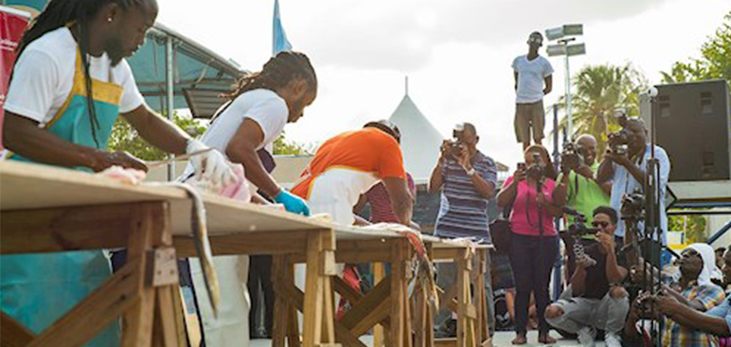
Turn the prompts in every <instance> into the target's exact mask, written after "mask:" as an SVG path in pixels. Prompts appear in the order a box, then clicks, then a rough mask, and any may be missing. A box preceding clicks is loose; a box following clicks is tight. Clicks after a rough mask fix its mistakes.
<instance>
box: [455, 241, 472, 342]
mask: <svg viewBox="0 0 731 347" xmlns="http://www.w3.org/2000/svg"><path fill="white" fill-rule="evenodd" d="M471 271H472V257H471V256H470V254H469V250H468V249H466V248H465V249H460V251H459V258H458V259H457V285H458V289H457V346H458V347H469V346H475V345H476V341H475V337H476V336H475V320H474V318H475V314H476V312H475V308H474V306H473V305H472V302H471V301H472V300H471V299H472V298H471V297H472V295H470V294H471V291H470V272H471Z"/></svg>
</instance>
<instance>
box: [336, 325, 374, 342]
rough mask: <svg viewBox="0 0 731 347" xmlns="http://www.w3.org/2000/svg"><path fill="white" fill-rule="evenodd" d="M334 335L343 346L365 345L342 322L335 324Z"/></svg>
mask: <svg viewBox="0 0 731 347" xmlns="http://www.w3.org/2000/svg"><path fill="white" fill-rule="evenodd" d="M335 337H336V338H337V341H338V342H339V343H341V344H342V345H343V346H345V347H367V346H366V344H364V343H363V342H361V341H360V340H359V339H358V337H356V335H353V334H352V333H351V332H350V331H349V330H348V328H346V327H344V326H343V325H342V324H336V325H335Z"/></svg>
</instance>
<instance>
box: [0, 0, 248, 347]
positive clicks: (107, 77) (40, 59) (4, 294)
mask: <svg viewBox="0 0 731 347" xmlns="http://www.w3.org/2000/svg"><path fill="white" fill-rule="evenodd" d="M157 12H158V7H157V3H156V1H155V0H52V1H50V2H49V3H48V5H47V6H46V9H45V10H44V11H43V12H42V13H41V14H40V15H39V16H38V18H37V19H36V20H35V21H34V22H33V23H32V25H31V26H30V27H29V29H28V30H27V31H26V32H25V34H24V35H23V39H22V40H21V42H20V45H19V46H18V61H17V64H16V66H15V69H14V71H13V75H12V77H11V82H10V86H9V90H8V95H7V100H6V103H5V111H6V114H5V127H4V129H3V131H4V133H3V135H4V136H3V141H4V142H3V144H4V146H5V147H6V148H7V150H8V151H6V153H4V157H5V158H9V159H10V160H19V161H26V162H35V163H42V164H48V165H56V166H63V167H69V168H75V169H79V170H85V171H102V170H104V169H106V168H109V167H111V166H115V165H116V166H122V167H125V168H135V169H139V170H145V171H146V170H147V167H146V166H145V164H144V162H142V161H141V160H139V159H137V158H135V157H133V156H131V155H129V154H127V153H125V152H108V151H107V140H108V139H109V135H110V133H111V131H112V126H113V124H114V122H115V120H116V118H117V115H119V114H121V115H122V117H123V118H124V119H125V120H126V121H128V122H129V123H130V124H131V125H132V126H133V127H134V128H135V129H136V130H137V131H138V133H139V134H140V136H141V137H142V138H144V139H145V140H146V141H148V142H149V143H151V144H152V145H154V146H155V147H158V148H160V149H162V150H164V151H166V152H170V153H175V154H183V153H186V152H187V153H191V152H194V151H200V150H203V149H206V148H207V147H206V146H205V145H203V144H202V143H201V142H199V141H196V140H192V139H191V138H190V137H189V136H188V135H187V134H186V133H185V132H184V131H182V130H181V129H179V128H178V127H176V126H175V125H173V124H172V123H170V122H168V121H167V120H165V119H164V118H162V117H161V116H160V115H158V114H155V113H154V112H153V111H151V110H150V109H149V108H148V107H147V106H146V105H145V103H144V101H143V99H142V96H141V94H140V92H139V90H138V89H137V87H136V85H135V81H134V77H133V76H132V72H131V70H130V67H129V65H128V64H127V63H126V62H125V60H124V58H125V57H128V56H130V55H132V54H133V53H134V52H135V51H136V50H137V49H138V48H139V47H140V46H142V45H143V44H144V39H145V34H146V32H147V30H148V29H149V28H150V27H152V25H153V24H154V23H155V19H156V17H157ZM194 164H195V166H196V169H197V170H196V171H197V172H198V174H199V175H202V176H203V177H206V178H207V179H209V180H211V181H212V182H213V183H214V184H218V183H223V184H231V183H234V182H235V180H236V178H235V176H234V174H233V171H232V170H231V168H230V166H229V165H228V163H226V161H225V158H224V157H223V155H222V154H221V153H220V152H218V151H208V152H206V153H205V154H202V155H200V156H199V157H198V158H196V160H195V161H194ZM0 271H2V274H3V276H2V278H1V279H0V303H1V308H2V311H3V312H4V313H6V314H8V315H10V316H12V317H14V318H15V319H17V320H18V321H19V322H20V323H22V324H23V325H25V326H26V327H27V328H29V329H30V330H31V331H33V332H35V333H40V332H41V331H43V330H44V329H45V328H47V327H48V326H49V325H50V324H51V323H53V322H54V321H55V320H57V319H58V318H59V317H61V316H62V315H63V314H65V313H66V312H67V311H68V310H69V309H70V308H71V307H73V306H74V305H75V304H76V303H77V302H79V301H80V300H82V299H83V298H84V297H85V296H86V295H88V294H89V293H91V292H92V291H93V290H94V289H95V288H97V287H98V286H99V284H101V283H102V282H103V281H105V280H106V279H107V278H109V276H110V267H109V263H108V260H107V259H106V257H105V256H104V255H103V253H102V252H101V251H88V252H69V253H54V254H44V255H16V256H3V257H2V259H1V260H0ZM39 276H40V277H42V278H41V279H40V280H39V279H38V278H39ZM116 330H117V327H116V324H114V325H113V326H112V327H111V328H110V329H107V330H105V331H104V332H102V333H100V334H99V335H97V337H96V338H95V339H94V340H92V342H91V343H90V345H92V346H116V345H118V343H119V341H118V333H117V332H116Z"/></svg>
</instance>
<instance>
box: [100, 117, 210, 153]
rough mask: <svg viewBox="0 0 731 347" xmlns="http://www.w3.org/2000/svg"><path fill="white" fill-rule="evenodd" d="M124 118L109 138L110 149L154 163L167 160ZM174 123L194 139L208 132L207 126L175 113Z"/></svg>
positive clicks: (120, 119)
mask: <svg viewBox="0 0 731 347" xmlns="http://www.w3.org/2000/svg"><path fill="white" fill-rule="evenodd" d="M122 118H123V117H117V121H116V123H114V128H112V134H111V136H110V137H109V149H110V150H115V151H127V152H129V153H130V154H132V155H134V156H136V157H137V158H140V159H142V160H147V161H153V160H163V159H165V158H167V153H165V152H163V151H161V150H159V149H157V148H155V147H153V146H152V145H150V144H149V143H147V141H145V140H143V139H142V138H141V137H140V136H139V134H138V133H137V130H135V129H134V128H133V127H132V126H131V125H130V124H129V123H128V122H127V121H126V120H124V119H122ZM173 122H174V123H175V124H177V125H178V126H179V127H180V128H181V129H183V130H185V132H187V133H188V134H190V135H191V136H193V137H196V136H199V135H201V134H203V132H205V131H206V127H205V125H202V124H200V123H199V121H198V120H196V119H193V118H191V117H183V116H180V115H178V114H177V113H175V114H174V115H173Z"/></svg>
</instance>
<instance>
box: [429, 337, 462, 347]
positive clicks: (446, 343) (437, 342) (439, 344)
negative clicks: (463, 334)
mask: <svg viewBox="0 0 731 347" xmlns="http://www.w3.org/2000/svg"><path fill="white" fill-rule="evenodd" d="M455 346H457V339H455V338H439V339H434V347H455Z"/></svg>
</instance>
